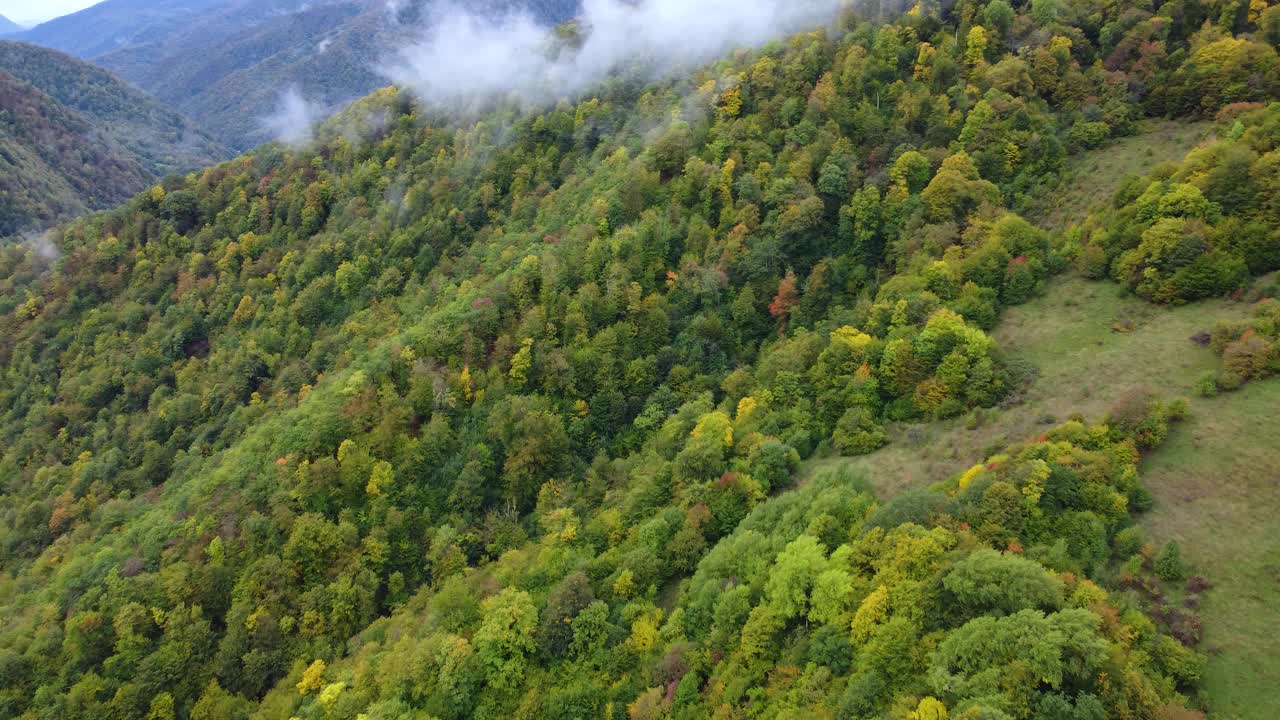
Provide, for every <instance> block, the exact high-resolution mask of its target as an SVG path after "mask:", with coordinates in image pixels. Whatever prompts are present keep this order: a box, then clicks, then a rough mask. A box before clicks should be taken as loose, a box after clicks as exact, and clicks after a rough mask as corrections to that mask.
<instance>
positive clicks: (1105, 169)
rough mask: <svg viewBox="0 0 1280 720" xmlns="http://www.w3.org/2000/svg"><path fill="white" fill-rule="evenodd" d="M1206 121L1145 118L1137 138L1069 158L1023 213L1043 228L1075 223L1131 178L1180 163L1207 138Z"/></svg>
mask: <svg viewBox="0 0 1280 720" xmlns="http://www.w3.org/2000/svg"><path fill="white" fill-rule="evenodd" d="M1212 128H1213V123H1211V122H1198V123H1187V122H1178V121H1176V120H1146V121H1144V122H1143V123H1142V124H1141V125H1140V126H1139V131H1138V133H1137V134H1136V135H1131V136H1129V137H1124V138H1120V139H1119V140H1116V141H1115V142H1112V143H1109V144H1108V145H1106V146H1105V147H1102V148H1099V149H1097V150H1092V151H1090V152H1087V153H1082V154H1080V155H1077V156H1075V157H1073V158H1072V159H1071V160H1070V161H1069V163H1068V166H1067V171H1066V172H1064V173H1062V174H1061V175H1060V176H1058V182H1057V185H1056V186H1055V187H1053V188H1045V189H1044V190H1043V191H1042V192H1040V193H1039V197H1038V198H1037V199H1036V200H1034V201H1033V202H1032V203H1031V205H1030V206H1029V207H1028V208H1026V209H1025V211H1024V214H1025V215H1026V217H1027V219H1029V220H1032V221H1033V222H1035V223H1037V224H1039V225H1041V226H1042V227H1044V228H1045V229H1047V230H1055V229H1059V228H1063V227H1066V226H1067V225H1069V224H1071V223H1075V222H1079V221H1081V220H1083V219H1084V218H1085V215H1086V214H1088V213H1089V212H1090V211H1092V210H1093V209H1094V208H1097V207H1099V206H1102V205H1105V204H1106V203H1108V202H1110V200H1111V197H1112V196H1113V195H1115V193H1116V191H1117V190H1119V189H1120V184H1121V183H1123V182H1124V180H1125V178H1127V177H1129V176H1131V175H1145V174H1146V173H1148V172H1150V171H1151V169H1152V168H1153V167H1155V166H1156V165H1159V164H1160V163H1163V162H1170V161H1174V160H1181V159H1182V158H1183V156H1185V155H1186V154H1187V152H1188V151H1189V150H1191V149H1192V148H1193V147H1195V146H1196V145H1197V144H1199V143H1200V141H1201V140H1203V139H1204V138H1205V137H1207V136H1208V133H1209V131H1210V130H1211V129H1212Z"/></svg>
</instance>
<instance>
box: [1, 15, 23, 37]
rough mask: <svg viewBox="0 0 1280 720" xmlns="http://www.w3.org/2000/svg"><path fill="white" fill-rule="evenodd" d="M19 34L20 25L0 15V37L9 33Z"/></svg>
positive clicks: (20, 30)
mask: <svg viewBox="0 0 1280 720" xmlns="http://www.w3.org/2000/svg"><path fill="white" fill-rule="evenodd" d="M19 32H22V26H21V25H19V24H18V23H16V22H14V21H12V20H10V19H9V18H7V17H5V16H3V15H0V35H9V34H11V33H19Z"/></svg>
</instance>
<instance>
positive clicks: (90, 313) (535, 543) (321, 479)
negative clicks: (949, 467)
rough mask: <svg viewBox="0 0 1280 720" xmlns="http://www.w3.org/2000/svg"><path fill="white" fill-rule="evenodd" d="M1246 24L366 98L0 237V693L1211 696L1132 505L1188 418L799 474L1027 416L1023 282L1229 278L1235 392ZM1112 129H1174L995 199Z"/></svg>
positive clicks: (1191, 571)
mask: <svg viewBox="0 0 1280 720" xmlns="http://www.w3.org/2000/svg"><path fill="white" fill-rule="evenodd" d="M1278 44H1280V5H1276V6H1268V3H1267V2H1265V0H1249V1H1244V0H1168V1H1167V2H1161V1H1159V0H1140V1H1139V2H1130V3H1122V2H1116V1H1115V0H1031V2H1020V1H1018V0H1012V1H1010V0H957V1H956V2H955V3H948V4H946V6H945V7H944V5H943V4H941V3H938V2H934V1H932V0H922V1H921V2H919V3H917V4H916V5H914V6H913V7H911V8H909V9H908V10H907V11H906V12H903V13H900V14H899V13H890V12H888V11H887V10H886V9H880V8H872V7H871V6H870V5H861V6H858V7H852V8H849V9H847V10H846V11H845V12H844V13H842V15H841V16H840V18H839V20H838V22H836V23H834V24H833V25H832V26H830V27H825V28H818V29H814V30H812V31H809V32H804V33H800V34H796V35H793V36H790V37H787V38H783V39H779V40H776V41H774V42H771V43H769V44H766V45H764V46H763V47H758V48H744V49H741V50H738V51H735V52H733V53H731V54H730V55H728V56H726V57H724V58H722V59H720V60H719V61H717V62H715V63H712V64H709V65H706V66H704V67H701V68H698V69H693V70H689V71H687V72H682V73H680V74H678V75H676V76H674V77H662V78H660V79H656V80H655V79H654V78H653V75H652V74H650V73H649V72H648V71H647V70H646V69H645V68H644V67H642V66H636V67H628V68H622V69H620V70H619V71H618V72H617V73H615V74H614V75H612V76H610V78H609V79H608V80H606V81H605V82H603V83H602V84H600V85H599V86H598V87H595V88H593V90H592V91H590V92H589V93H587V94H585V95H584V96H583V97H574V98H566V99H562V100H560V101H559V102H558V103H555V104H553V105H549V106H545V107H529V106H527V105H524V104H518V103H503V102H495V103H493V104H492V106H491V107H487V108H485V109H484V110H483V111H482V112H475V113H470V114H459V113H456V112H450V111H447V110H446V109H444V108H440V107H437V106H431V105H428V104H426V103H423V102H421V101H419V100H417V99H415V98H414V97H413V96H412V95H411V94H410V93H409V92H407V91H404V90H400V89H397V88H394V87H391V88H386V89H383V90H380V91H378V92H375V93H374V94H372V95H370V96H368V97H366V98H364V99H362V100H360V101H358V102H356V103H355V104H353V105H352V106H351V107H350V108H348V109H347V110H345V111H344V112H342V113H341V114H339V115H338V116H336V117H334V118H332V119H331V120H329V121H327V122H326V123H325V124H324V125H323V126H321V128H320V129H319V130H318V134H317V138H316V140H315V142H314V143H312V144H309V145H307V146H304V147H288V146H285V145H281V144H269V145H265V146H262V147H260V148H257V149H255V150H253V151H250V152H248V153H247V154H245V155H242V156H240V157H238V158H236V159H233V160H230V161H227V162H225V163H223V164H220V165H217V166H214V167H210V168H208V169H205V170H202V171H198V172H192V173H189V174H185V175H184V174H178V175H170V176H168V177H165V178H164V179H163V180H162V181H159V182H157V183H156V184H154V185H152V186H151V187H149V188H148V189H146V190H144V191H143V192H141V193H140V194H137V195H136V196H133V197H132V198H131V199H129V200H128V201H127V202H125V203H124V204H123V205H121V206H119V207H117V208H116V209H113V210H109V211H105V212H100V213H97V214H93V215H89V216H86V217H84V218H82V219H79V220H76V221H74V222H71V223H69V224H66V225H63V226H61V227H59V228H58V229H56V230H54V231H53V232H52V233H51V235H50V236H49V237H50V238H51V242H52V243H53V245H54V246H55V248H56V252H49V251H48V249H47V248H40V247H36V246H35V245H33V244H29V243H26V244H21V243H11V244H8V245H3V246H0V337H4V338H6V341H5V342H3V343H0V369H2V372H0V483H2V484H0V568H3V573H0V716H3V717H14V718H21V719H22V720H45V719H49V720H52V719H54V718H57V719H58V720H63V719H65V720H78V719H81V718H83V719H85V720H89V719H93V720H98V719H100V718H110V719H112V720H116V719H118V720H134V719H136V720H176V719H184V720H185V719H188V718H189V719H191V720H249V719H250V718H252V719H254V720H277V719H278V720H292V719H293V718H298V719H299V720H391V719H395V718H408V719H412V720H428V719H431V720H436V719H438V720H449V719H462V718H565V719H569V718H597V717H599V718H610V719H617V720H623V719H630V720H650V719H653V720H657V719H659V718H673V719H677V720H694V719H699V720H700V719H703V718H714V719H716V720H722V719H723V720H729V719H733V718H743V719H745V718H770V719H779V720H781V719H783V718H842V719H843V718H850V719H859V720H861V719H864V718H865V719H870V718H888V719H891V720H946V719H948V718H950V719H951V720H1028V719H1031V718H1036V719H1044V720H1109V719H1112V718H1115V719H1119V720H1190V719H1194V718H1204V717H1206V713H1207V714H1208V716H1209V717H1223V718H1224V720H1226V716H1220V715H1216V714H1214V712H1213V711H1214V707H1213V703H1212V698H1210V697H1208V696H1207V695H1206V694H1205V693H1204V692H1203V691H1202V689H1201V676H1202V673H1203V672H1204V668H1205V664H1206V662H1207V660H1208V653H1207V650H1206V648H1204V647H1202V646H1201V639H1202V626H1201V622H1200V620H1199V618H1198V617H1197V616H1196V613H1195V609H1194V607H1192V606H1190V605H1183V604H1177V603H1171V602H1169V601H1168V598H1169V597H1173V596H1177V597H1181V596H1182V595H1181V593H1184V592H1192V593H1194V592H1197V590H1196V588H1199V587H1203V585H1204V583H1206V582H1207V581H1206V580H1205V578H1204V577H1203V575H1204V574H1206V573H1209V572H1211V571H1212V570H1213V568H1198V567H1192V566H1191V565H1190V564H1189V563H1188V562H1186V561H1185V560H1184V559H1183V557H1182V554H1183V551H1184V548H1181V547H1180V546H1179V545H1178V544H1177V543H1176V542H1170V543H1155V542H1153V541H1152V540H1151V539H1150V538H1149V537H1148V535H1147V533H1146V531H1145V530H1144V527H1143V525H1142V524H1141V523H1140V519H1141V517H1142V515H1143V514H1144V513H1147V512H1149V511H1151V509H1152V507H1153V497H1152V493H1151V491H1150V490H1149V489H1148V488H1147V487H1146V486H1145V485H1144V482H1143V474H1144V466H1143V464H1142V463H1143V460H1144V458H1145V457H1147V456H1148V455H1149V454H1152V453H1158V452H1160V450H1159V449H1160V448H1161V446H1162V445H1163V444H1164V443H1165V442H1166V441H1167V439H1168V437H1169V435H1170V434H1171V433H1172V432H1173V431H1174V430H1175V429H1176V428H1177V427H1178V425H1179V423H1183V422H1187V418H1188V414H1189V413H1188V404H1187V401H1186V400H1184V399H1181V398H1179V397H1174V396H1167V395H1163V394H1156V393H1152V392H1150V391H1148V390H1146V389H1144V388H1134V389H1133V390H1132V391H1131V392H1128V393H1125V394H1123V395H1120V396H1118V397H1115V398H1114V399H1112V400H1111V403H1110V409H1109V411H1108V412H1107V413H1106V414H1105V415H1103V416H1100V417H1086V416H1084V415H1080V414H1077V415H1074V416H1072V417H1064V418H1060V419H1058V421H1057V422H1055V423H1053V424H1052V426H1048V427H1045V428H1044V429H1043V432H1041V433H1040V434H1038V436H1028V437H1026V438H1023V439H1022V440H1021V441H1019V442H1015V443H1008V444H1003V445H1001V446H998V447H991V448H990V449H989V450H988V451H987V452H984V453H982V454H981V455H979V456H974V457H970V458H965V460H964V462H965V464H966V465H969V469H967V470H965V471H963V472H961V473H957V474H955V475H951V476H938V477H933V478H930V481H929V483H928V484H927V485H925V486H921V487H915V488H912V489H909V490H906V491H904V492H901V493H898V494H896V495H895V496H893V497H878V496H877V493H876V492H875V490H874V489H873V486H872V484H871V483H870V482H869V479H868V478H866V477H862V476H860V475H859V474H858V473H855V472H852V471H849V470H847V469H839V468H836V469H826V470H818V471H811V467H812V462H813V460H814V459H819V458H835V457H852V456H862V455H866V454H868V453H873V452H875V451H877V450H878V449H880V448H882V447H884V446H886V444H889V443H891V442H892V441H893V437H894V433H893V432H891V430H892V428H894V427H897V426H901V425H903V424H929V423H939V422H944V421H947V420H948V419H956V418H966V417H975V416H977V415H979V414H982V413H998V412H1000V411H1001V410H1002V409H1004V408H1007V407H1010V406H1011V405H1012V404H1016V403H1018V402H1019V398H1020V396H1021V395H1022V393H1023V390H1024V389H1025V387H1026V386H1027V385H1028V383H1030V382H1031V381H1032V376H1033V375H1034V372H1035V371H1034V368H1028V367H1027V365H1026V363H1025V362H1022V361H1020V360H1019V359H1018V358H1016V357H1014V356H1012V355H1011V354H1009V353H1008V352H1006V351H1005V349H1004V348H1003V347H1002V346H1001V345H1000V343H999V342H998V341H997V340H996V336H995V332H994V331H995V329H996V328H997V326H998V324H999V323H1000V322H1001V320H1002V318H1004V317H1005V316H1006V315H1007V314H1008V313H1009V312H1013V311H1012V310H1011V308H1016V307H1018V306H1022V305H1023V304H1025V303H1027V302H1028V301H1031V300H1033V299H1035V298H1037V297H1038V296H1039V295H1041V293H1043V291H1044V288H1045V287H1046V285H1047V284H1048V283H1050V282H1052V281H1053V279H1054V278H1056V277H1058V276H1063V275H1069V274H1078V275H1080V276H1083V277H1085V278H1090V279H1095V280H1097V281H1099V282H1107V283H1110V284H1112V285H1114V288H1115V289H1114V291H1113V290H1112V289H1108V290H1107V291H1106V292H1108V293H1111V292H1123V293H1126V294H1131V295H1132V296H1134V297H1136V298H1139V299H1140V300H1141V301H1142V302H1144V303H1149V304H1151V305H1152V306H1158V307H1166V306H1182V305H1186V304H1190V303H1197V302H1205V301H1206V300H1208V299H1216V298H1224V297H1228V298H1232V299H1233V300H1234V301H1236V302H1239V303H1249V304H1250V307H1249V309H1248V312H1247V319H1245V320H1240V321H1235V322H1230V323H1222V324H1219V325H1216V326H1214V327H1212V328H1206V333H1205V337H1203V338H1201V339H1200V341H1201V342H1202V344H1203V345H1204V346H1206V347H1210V348H1212V350H1213V352H1214V353H1215V356H1216V357H1218V358H1220V360H1219V361H1218V362H1219V365H1218V367H1217V369H1216V370H1214V371H1213V372H1211V373H1209V374H1207V375H1206V376H1205V377H1204V378H1203V379H1202V381H1201V382H1200V383H1199V384H1198V385H1197V391H1198V392H1200V393H1203V394H1204V395H1206V396H1209V395H1217V394H1219V393H1231V392H1245V391H1246V390H1247V389H1248V387H1251V386H1252V384H1254V383H1267V382H1274V381H1268V379H1267V378H1268V377H1269V376H1271V375H1274V374H1275V373H1276V372H1277V371H1280V303H1278V302H1277V301H1276V300H1275V299H1274V298H1275V296H1276V295H1277V294H1280V287H1277V286H1276V285H1275V284H1274V282H1273V281H1271V280H1268V279H1269V278H1274V276H1273V275H1271V274H1272V273H1273V272H1274V271H1276V270H1280V201H1278V200H1277V198H1280V102H1274V101H1275V100H1277V99H1278V98H1280V56H1278V55H1277V45H1278ZM1149 118H1176V119H1181V120H1188V121H1192V120H1194V121H1197V122H1201V123H1203V124H1204V125H1205V126H1206V127H1207V128H1209V131H1208V132H1209V138H1208V139H1207V140H1206V141H1205V142H1203V143H1201V144H1199V145H1197V146H1196V147H1195V149H1193V150H1192V151H1191V152H1190V153H1189V154H1187V155H1186V157H1185V158H1183V159H1182V160H1180V161H1178V162H1175V163H1162V164H1159V165H1157V166H1155V168H1154V169H1153V170H1152V171H1151V172H1150V173H1146V174H1143V175H1141V176H1136V175H1135V176H1133V177H1130V178H1127V179H1126V180H1125V181H1124V182H1123V183H1122V184H1121V186H1120V190H1119V191H1118V192H1117V193H1115V194H1114V196H1113V197H1110V198H1109V199H1108V201H1107V203H1106V204H1105V206H1102V207H1098V208H1095V209H1093V211H1092V212H1090V213H1088V214H1087V216H1082V217H1079V218H1077V219H1076V222H1073V223H1072V224H1071V225H1070V226H1069V227H1066V228H1046V227H1041V226H1039V225H1038V224H1037V223H1036V222H1035V221H1034V218H1030V214H1031V213H1030V209H1031V208H1033V207H1034V206H1035V205H1036V203H1037V202H1038V201H1039V200H1040V198H1041V196H1042V194H1043V193H1044V192H1045V188H1046V187H1047V186H1049V184H1050V183H1052V182H1053V181H1054V180H1055V179H1056V178H1058V177H1059V176H1061V175H1062V174H1063V173H1064V172H1065V170H1066V168H1067V165H1068V163H1069V161H1070V159H1071V158H1072V157H1074V156H1077V155H1079V154H1080V153H1084V152H1086V151H1090V150H1095V149H1098V148H1106V147H1107V146H1108V144H1109V143H1112V142H1116V141H1117V140H1118V139H1121V138H1125V137H1127V136H1131V135H1133V134H1134V133H1136V132H1138V131H1139V129H1140V127H1141V125H1142V123H1143V122H1146V121H1147V119H1149ZM1087 181H1088V180H1087V179H1084V180H1081V182H1087ZM1029 218H1030V219H1029ZM1259 278H1262V279H1264V280H1263V281H1262V282H1258V279H1259ZM1259 288H1261V289H1259ZM1134 362H1135V363H1141V362H1142V359H1141V358H1135V359H1134ZM1261 712H1262V714H1261V715H1258V717H1266V716H1267V715H1266V710H1265V708H1263V709H1261Z"/></svg>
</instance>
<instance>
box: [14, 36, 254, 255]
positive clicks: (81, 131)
mask: <svg viewBox="0 0 1280 720" xmlns="http://www.w3.org/2000/svg"><path fill="white" fill-rule="evenodd" d="M230 154H231V153H230V151H229V150H228V149H227V148H226V147H224V146H223V145H221V144H219V143H218V142H217V141H215V140H213V139H212V138H210V137H209V136H208V135H206V134H205V133H204V132H202V131H201V130H199V129H197V127H196V126H195V125H194V124H193V123H192V122H191V121H190V120H188V119H186V118H185V117H183V116H181V115H179V114H178V113H176V112H173V111H171V110H168V109H166V108H165V107H163V106H161V105H160V104H159V103H157V102H156V101H155V100H154V99H152V98H151V97H149V96H148V95H146V94H145V93H143V92H142V91H140V90H138V89H137V88H134V87H132V86H131V85H129V84H128V83H125V82H124V81H122V80H120V79H119V78H116V77H115V76H113V75H112V74H111V73H109V72H107V71H105V70H102V69H101V68H97V67H94V66H92V65H90V64H88V63H85V62H82V61H80V60H76V59H75V58H73V57H70V56H68V55H65V54H63V53H60V52H57V51H54V50H49V49H47V48H42V47H38V46H35V45H30V44H27V43H19V42H9V41H0V236H5V235H11V234H13V233H16V232H20V231H24V230H30V229H39V228H42V227H46V226H48V225H50V224H52V223H55V222H58V221H61V220H65V219H67V218H70V217H72V216H74V215H77V214H80V213H83V212H85V211H87V210H94V209H101V208H106V207H110V206H112V205H114V204H117V203H120V202H123V201H124V200H126V199H128V198H129V197H131V196H132V195H134V194H136V193H137V192H138V191H139V190H142V189H143V188H145V187H146V186H147V184H148V183H150V182H152V181H154V180H155V179H157V178H160V177H163V176H165V175H169V174H172V173H178V172H186V171H188V170H192V169H195V168H198V167H202V166H205V165H208V164H210V163H213V162H216V161H218V160H221V159H224V158H226V157H228V156H229V155H230Z"/></svg>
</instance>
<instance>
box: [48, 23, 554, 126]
mask: <svg viewBox="0 0 1280 720" xmlns="http://www.w3.org/2000/svg"><path fill="white" fill-rule="evenodd" d="M467 6H468V8H470V9H471V10H473V11H475V12H480V11H484V10H489V11H494V12H496V11H499V10H501V9H505V8H509V7H518V8H527V9H528V10H529V11H530V12H531V13H533V14H534V16H535V17H537V18H538V19H539V20H541V21H543V22H546V23H548V24H554V23H557V22H563V21H565V20H568V19H569V18H571V17H572V16H573V14H574V13H575V12H576V10H577V7H578V3H577V2H575V1H574V0H485V1H484V2H479V3H468V4H467ZM434 7H435V5H434V4H432V3H429V2H425V0H403V1H401V2H397V3H394V4H391V3H387V2H385V0H322V1H321V2H314V1H312V2H302V1H301V0H265V1H264V0H164V1H163V2H153V1H152V0H145V1H139V0H106V2H102V3H100V4H98V5H95V6H93V7H91V8H89V9H87V10H84V11H81V12H79V13H75V14H73V15H69V16H67V17H64V18H59V19H57V20H54V21H51V22H48V23H45V24H44V25H41V26H39V27H37V28H35V29H33V30H31V31H29V32H28V33H26V34H25V35H23V39H25V40H28V41H30V42H34V43H38V44H41V45H45V46H48V47H52V48H57V49H59V50H62V51H64V52H69V53H72V54H74V55H77V56H79V57H82V58H85V59H87V60H90V61H92V62H93V63H95V64H97V65H100V66H102V67H104V68H107V69H108V70H110V71H112V72H114V73H116V74H118V75H120V76H121V77H123V78H126V79H128V80H129V81H131V82H133V83H135V84H137V85H138V86H139V87H141V88H142V89H144V90H146V91H147V92H148V93H150V94H152V95H154V96H155V97H157V98H159V99H160V100H161V101H163V102H164V103H166V104H168V105H169V106H170V107H173V108H175V109H178V110H180V111H181V112H183V113H185V114H187V115H189V116H190V117H192V118H195V119H196V120H197V121H198V122H199V123H200V125H201V126H202V127H204V128H207V129H208V130H209V131H210V132H211V133H212V134H213V135H214V136H215V137H217V138H218V140H219V141H220V142H222V143H224V144H226V145H228V146H231V147H234V148H237V149H240V150H246V149H248V148H251V147H253V146H255V145H258V144H260V143H263V142H266V141H268V140H271V139H273V138H272V135H271V131H270V129H269V128H267V127H265V126H264V124H263V122H262V121H263V119H264V118H266V117H267V116H268V115H270V114H271V112H272V111H273V110H274V109H275V106H276V105H277V104H278V103H279V102H280V96H281V94H282V93H283V92H284V91H285V90H286V89H288V88H290V87H293V88H295V89H297V90H298V91H299V92H300V93H302V94H303V95H304V96H305V97H306V98H307V99H308V100H309V101H310V102H312V103H314V104H316V105H319V106H321V107H325V108H329V109H337V108H340V107H341V106H343V105H345V104H346V103H348V102H350V101H352V100H355V99H357V98H360V97H363V96H364V95H366V94H368V93H370V92H372V91H373V90H375V89H377V88H379V87H382V86H383V85H386V84H387V82H388V81H387V80H386V78H385V77H383V76H382V75H380V74H379V72H378V70H377V67H378V66H379V65H380V64H381V63H382V62H383V61H384V60H385V59H386V56H388V55H389V54H390V53H391V51H392V50H393V49H394V48H396V47H399V46H402V45H405V44H407V43H408V42H409V41H410V40H411V39H412V38H414V37H416V36H417V35H418V34H419V33H420V32H421V31H422V24H423V23H424V22H427V21H428V20H429V18H430V14H431V12H432V8H434Z"/></svg>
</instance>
